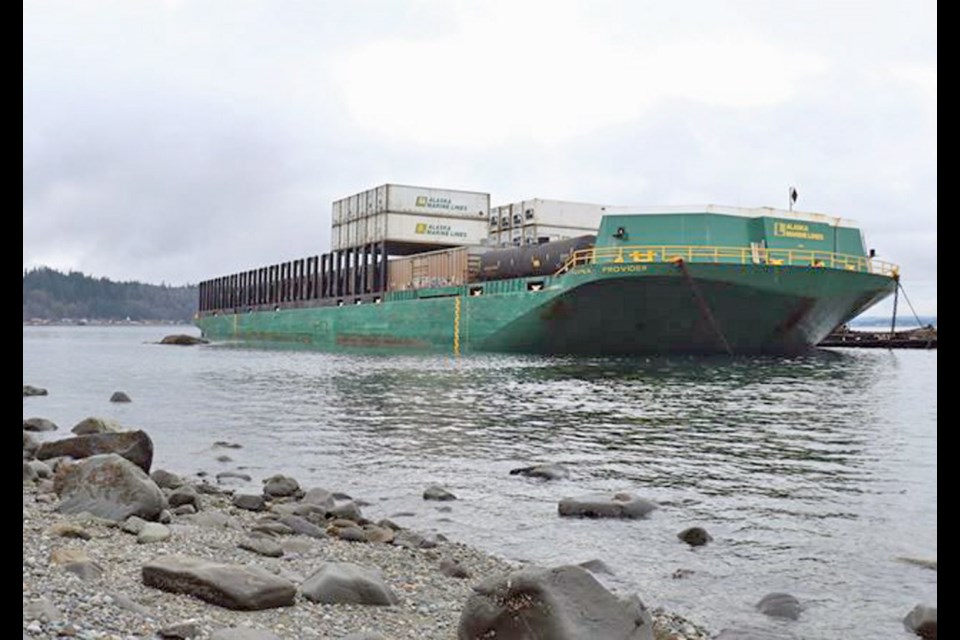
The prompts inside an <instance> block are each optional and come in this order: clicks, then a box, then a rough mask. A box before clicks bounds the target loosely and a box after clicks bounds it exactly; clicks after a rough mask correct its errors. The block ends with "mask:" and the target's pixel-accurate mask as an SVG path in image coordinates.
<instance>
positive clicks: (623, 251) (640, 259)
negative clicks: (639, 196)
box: [557, 245, 900, 277]
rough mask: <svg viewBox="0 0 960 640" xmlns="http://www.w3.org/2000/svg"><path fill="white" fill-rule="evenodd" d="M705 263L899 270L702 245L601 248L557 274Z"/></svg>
mask: <svg viewBox="0 0 960 640" xmlns="http://www.w3.org/2000/svg"><path fill="white" fill-rule="evenodd" d="M678 260H684V261H685V262H706V263H714V264H767V265H777V266H791V267H811V268H815V269H816V268H823V269H842V270H844V271H857V272H860V273H874V274H877V275H884V276H889V277H895V276H897V275H899V273H900V268H899V267H898V266H897V265H895V264H892V263H889V262H884V261H882V260H876V259H873V258H867V257H866V256H853V255H848V254H844V253H833V252H830V251H811V250H807V249H764V248H761V247H708V246H702V245H652V246H634V247H602V248H599V249H597V248H594V249H584V250H582V251H576V252H574V253H573V254H572V255H571V256H570V258H569V259H568V260H567V262H566V264H564V265H563V266H562V267H561V268H560V269H559V270H558V271H557V275H561V274H563V273H566V272H567V271H569V270H570V269H573V268H575V267H578V266H580V265H586V264H598V263H613V264H619V263H630V264H634V263H655V262H677V261H678Z"/></svg>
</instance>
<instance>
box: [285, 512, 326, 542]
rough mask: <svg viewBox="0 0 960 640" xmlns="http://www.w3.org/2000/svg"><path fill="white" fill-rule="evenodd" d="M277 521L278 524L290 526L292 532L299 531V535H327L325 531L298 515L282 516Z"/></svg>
mask: <svg viewBox="0 0 960 640" xmlns="http://www.w3.org/2000/svg"><path fill="white" fill-rule="evenodd" d="M279 522H280V524H284V525H286V526H288V527H290V528H291V529H292V530H293V532H294V533H299V534H300V535H304V536H310V537H311V538H326V537H327V533H326V531H324V530H323V529H321V528H320V527H318V526H317V525H315V524H313V523H312V522H310V521H309V520H307V519H305V518H301V517H300V516H283V517H282V518H280V520H279Z"/></svg>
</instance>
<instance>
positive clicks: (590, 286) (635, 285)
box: [197, 263, 896, 354]
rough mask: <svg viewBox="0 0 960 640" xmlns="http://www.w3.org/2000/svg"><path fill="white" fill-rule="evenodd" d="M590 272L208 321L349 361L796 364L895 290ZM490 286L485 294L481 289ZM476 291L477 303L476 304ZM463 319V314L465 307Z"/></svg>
mask: <svg viewBox="0 0 960 640" xmlns="http://www.w3.org/2000/svg"><path fill="white" fill-rule="evenodd" d="M687 268H688V270H689V273H690V275H691V277H692V278H693V279H694V281H695V282H696V286H697V287H698V288H699V291H700V295H701V296H702V299H703V301H704V302H705V303H706V305H707V306H708V307H709V309H710V311H711V313H712V316H713V322H710V321H709V320H708V318H707V317H706V316H705V315H704V313H703V311H702V308H701V307H700V306H699V305H698V302H697V298H696V296H695V295H694V293H693V290H692V287H691V284H690V281H689V280H688V279H687V278H685V277H684V275H683V273H682V270H681V268H680V267H679V266H678V265H676V264H670V263H655V264H629V263H628V264H625V265H613V264H609V263H607V264H592V265H584V266H579V267H576V268H575V269H573V270H571V271H569V272H567V273H565V274H564V275H562V276H557V277H548V278H526V279H516V280H506V281H499V282H487V283H474V284H473V285H466V286H463V287H449V288H445V289H433V290H430V291H429V292H427V291H420V292H417V293H419V294H426V297H424V296H423V295H419V296H417V297H413V296H409V295H407V294H409V293H410V292H404V294H405V295H403V296H399V295H398V296H391V295H390V294H388V295H387V296H386V297H385V298H384V300H383V301H382V302H381V303H378V304H373V303H369V302H368V303H365V304H347V305H344V306H340V307H338V306H317V307H306V308H299V309H280V310H258V311H251V312H246V313H237V314H230V313H220V314H216V315H213V314H208V315H205V316H203V317H201V318H199V319H198V320H197V324H198V326H199V327H200V328H201V330H202V332H203V334H204V336H205V337H207V338H210V339H214V340H243V341H264V342H275V343H294V344H298V345H303V346H309V347H315V348H321V349H330V350H340V349H350V350H356V349H360V350H376V351H383V350H386V351H434V352H448V353H453V350H454V336H455V334H457V335H458V337H459V347H460V352H461V353H471V352H480V351H502V352H528V353H578V354H643V353H666V352H671V353H672V352H696V353H711V352H723V351H724V347H723V341H722V340H721V339H720V338H719V336H718V332H722V334H723V337H724V339H725V340H726V342H727V343H729V345H730V347H731V349H732V350H733V351H734V352H735V353H758V352H772V353H792V352H797V351H801V350H803V349H806V348H809V347H811V346H812V345H815V344H817V343H818V342H819V341H820V340H822V339H823V338H824V337H826V335H827V334H828V333H829V332H830V331H831V330H832V329H834V328H835V327H836V326H838V325H839V324H841V323H843V322H846V321H847V320H849V319H851V318H852V317H854V316H856V315H857V314H858V313H860V312H861V311H862V310H863V309H865V308H867V307H869V306H871V305H872V304H874V303H876V302H877V301H879V300H880V299H882V298H883V297H885V296H887V295H889V294H890V293H891V292H892V291H893V287H894V286H895V282H896V281H895V280H894V279H892V278H890V277H887V276H881V275H876V274H870V273H863V272H853V271H844V270H839V269H817V268H810V267H798V266H772V265H741V264H737V265H733V264H710V263H689V264H687ZM480 286H482V288H483V290H482V293H481V294H480V295H476V294H477V293H479V292H478V291H477V290H476V288H477V287H480ZM471 288H473V289H474V294H475V295H471ZM458 298H459V299H460V314H459V317H458V316H457V314H456V302H455V301H456V299H458Z"/></svg>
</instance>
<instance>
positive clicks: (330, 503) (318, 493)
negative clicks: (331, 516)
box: [300, 487, 336, 509]
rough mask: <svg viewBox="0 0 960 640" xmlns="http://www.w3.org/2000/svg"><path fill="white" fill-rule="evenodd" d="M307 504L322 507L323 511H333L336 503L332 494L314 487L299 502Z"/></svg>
mask: <svg viewBox="0 0 960 640" xmlns="http://www.w3.org/2000/svg"><path fill="white" fill-rule="evenodd" d="M300 501H301V502H305V503H307V504H311V505H316V506H318V507H323V508H324V509H333V508H334V506H336V501H335V500H334V498H333V494H332V493H330V492H329V491H327V490H326V489H321V488H319V487H315V488H313V489H310V490H309V491H307V492H306V493H305V494H303V498H302V499H301V500H300Z"/></svg>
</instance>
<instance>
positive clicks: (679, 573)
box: [670, 569, 696, 580]
mask: <svg viewBox="0 0 960 640" xmlns="http://www.w3.org/2000/svg"><path fill="white" fill-rule="evenodd" d="M695 573H696V571H694V570H693V569H677V570H676V571H674V572H673V573H672V574H670V577H671V578H673V579H674V580H683V579H684V578H689V577H690V576H692V575H693V574H695Z"/></svg>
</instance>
